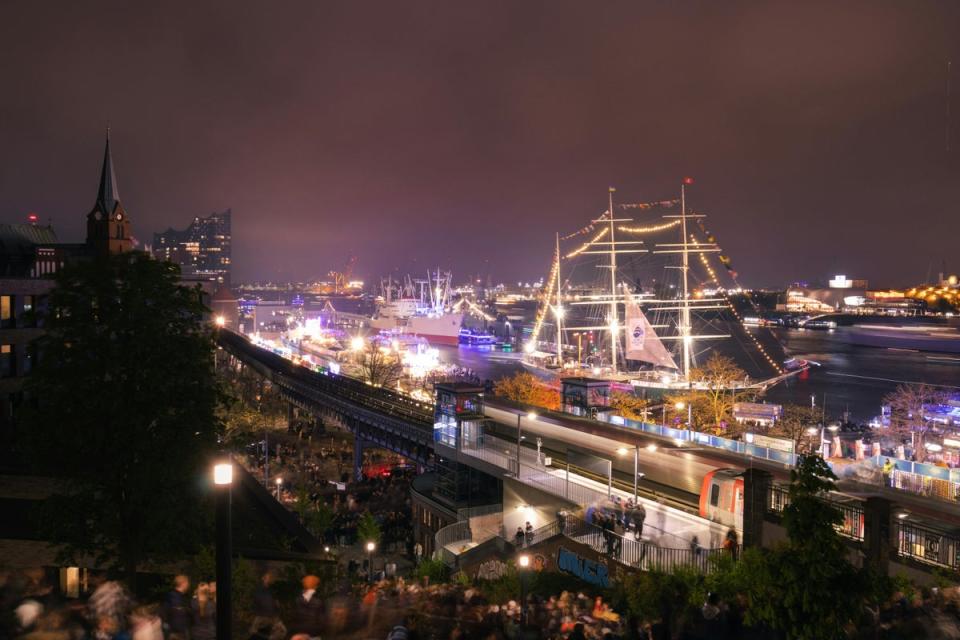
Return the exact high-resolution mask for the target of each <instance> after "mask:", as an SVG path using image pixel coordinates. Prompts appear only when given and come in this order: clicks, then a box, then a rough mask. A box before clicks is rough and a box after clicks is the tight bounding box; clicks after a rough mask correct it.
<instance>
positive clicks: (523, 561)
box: [517, 553, 530, 627]
mask: <svg viewBox="0 0 960 640" xmlns="http://www.w3.org/2000/svg"><path fill="white" fill-rule="evenodd" d="M517 565H518V566H519V567H520V626H521V627H525V626H527V569H528V568H529V567H530V556H528V555H527V554H525V553H524V554H521V555H520V557H519V558H517Z"/></svg>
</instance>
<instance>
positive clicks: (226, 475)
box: [213, 462, 233, 485]
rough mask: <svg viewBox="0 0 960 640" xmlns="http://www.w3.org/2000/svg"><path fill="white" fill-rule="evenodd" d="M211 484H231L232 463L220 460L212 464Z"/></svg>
mask: <svg viewBox="0 0 960 640" xmlns="http://www.w3.org/2000/svg"><path fill="white" fill-rule="evenodd" d="M213 484H217V485H228V484H233V465H232V464H230V463H229V462H222V463H220V464H216V465H214V466H213Z"/></svg>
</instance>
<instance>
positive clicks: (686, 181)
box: [683, 176, 693, 184]
mask: <svg viewBox="0 0 960 640" xmlns="http://www.w3.org/2000/svg"><path fill="white" fill-rule="evenodd" d="M683 184H693V178H691V177H690V176H687V177H686V178H684V179H683Z"/></svg>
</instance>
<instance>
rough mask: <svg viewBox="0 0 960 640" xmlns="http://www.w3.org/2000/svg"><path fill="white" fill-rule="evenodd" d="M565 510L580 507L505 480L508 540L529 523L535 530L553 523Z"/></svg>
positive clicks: (505, 511) (505, 526)
mask: <svg viewBox="0 0 960 640" xmlns="http://www.w3.org/2000/svg"><path fill="white" fill-rule="evenodd" d="M531 505H538V506H535V507H534V506H531ZM563 509H566V510H567V511H577V510H578V507H576V506H575V505H573V504H572V503H570V502H567V501H566V500H564V499H562V498H558V497H556V496H554V495H551V494H549V493H545V492H543V491H540V490H539V489H534V488H533V487H531V486H529V485H526V484H523V483H520V482H517V481H516V480H513V479H510V478H504V480H503V526H504V529H505V530H506V536H507V539H511V538H512V535H513V532H515V531H516V530H517V527H525V526H526V523H527V522H528V521H529V522H530V524H532V525H533V528H534V529H536V528H538V527H542V526H543V525H545V524H549V523H550V522H553V521H554V520H556V519H557V512H558V511H561V510H563Z"/></svg>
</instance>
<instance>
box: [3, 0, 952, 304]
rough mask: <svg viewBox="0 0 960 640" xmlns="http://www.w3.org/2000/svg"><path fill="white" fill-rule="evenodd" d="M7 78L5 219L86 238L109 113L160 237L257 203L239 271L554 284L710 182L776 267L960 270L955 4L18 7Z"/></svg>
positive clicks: (873, 275)
mask: <svg viewBox="0 0 960 640" xmlns="http://www.w3.org/2000/svg"><path fill="white" fill-rule="evenodd" d="M951 59H952V60H953V73H952V76H953V92H952V93H953V99H952V111H953V125H952V128H953V133H952V141H951V142H952V145H951V146H952V147H953V149H952V151H949V152H948V150H947V112H948V98H947V77H948V76H947V61H948V60H951ZM0 87H2V91H0V154H2V162H0V221H3V222H15V221H23V220H24V219H25V217H26V215H27V214H28V213H29V212H36V213H37V214H38V215H39V216H40V217H41V219H42V220H44V221H46V220H47V219H51V220H52V221H53V223H54V225H55V227H56V229H57V231H58V234H59V236H60V237H61V239H63V240H67V241H72V240H80V239H82V229H83V226H82V225H83V220H84V216H85V215H86V213H87V212H88V211H89V210H90V208H91V207H92V205H93V202H94V198H95V195H96V186H97V179H98V177H99V171H100V161H101V154H102V149H103V135H104V129H105V127H106V125H107V123H109V124H110V126H111V131H112V133H111V138H112V146H113V149H114V158H115V161H116V163H117V172H118V179H119V184H120V195H121V198H122V199H123V201H124V205H125V207H126V209H127V211H128V213H129V214H130V215H131V219H132V221H133V224H134V230H135V233H136V235H137V237H138V238H139V239H141V240H145V241H148V242H149V241H150V239H151V238H152V234H153V232H155V231H161V230H164V229H166V228H167V227H169V226H175V227H182V226H185V225H186V224H187V223H188V222H189V221H190V219H192V217H193V216H194V215H198V214H200V215H204V214H207V213H209V212H211V211H214V210H222V209H225V208H227V207H230V208H232V209H233V212H234V264H235V274H234V276H235V279H290V278H310V277H318V276H322V275H324V274H325V273H326V272H327V271H328V270H330V269H331V268H336V267H339V266H340V265H341V264H342V263H343V262H344V260H345V259H346V258H347V256H348V255H349V254H350V253H351V252H355V253H356V254H357V255H358V257H359V262H358V265H357V273H358V275H360V276H363V277H366V278H367V279H368V280H375V279H376V278H377V277H379V276H380V275H383V274H385V273H386V272H388V271H390V270H393V269H394V268H398V269H399V270H400V271H401V272H407V271H410V270H417V271H418V272H419V271H420V270H422V269H424V268H426V267H427V266H430V265H433V266H436V265H439V266H442V267H448V268H451V269H453V270H454V271H455V274H456V275H459V276H466V275H468V274H471V273H478V272H480V273H484V274H485V273H487V272H489V273H491V275H492V277H493V278H494V280H501V279H503V280H517V279H520V278H523V279H533V278H536V277H537V276H539V275H543V274H544V273H545V272H546V270H547V268H548V267H549V260H550V254H551V251H552V243H553V234H554V232H555V231H561V232H568V231H572V230H574V229H576V228H579V227H580V226H582V225H583V224H584V223H585V222H586V221H587V220H589V218H590V217H592V216H596V215H597V214H599V213H600V212H601V211H602V210H603V209H604V206H605V198H606V188H607V186H608V185H610V184H612V185H615V186H617V187H618V189H619V192H618V193H619V195H620V197H621V198H622V199H623V200H624V201H646V200H654V199H662V198H668V197H673V196H674V194H675V193H676V191H677V189H678V185H679V182H680V179H681V177H682V176H684V175H691V176H694V177H695V178H696V185H695V186H694V188H693V190H692V191H691V193H690V199H691V202H692V204H693V206H694V207H695V208H696V209H698V210H702V211H704V212H706V213H708V214H709V215H710V218H709V225H708V226H709V227H710V228H711V230H713V231H714V232H715V234H716V236H717V239H718V240H719V242H720V244H721V245H722V246H723V247H724V248H725V250H726V251H727V252H728V253H729V254H730V256H731V257H732V259H733V263H734V267H735V268H736V269H737V271H739V272H740V274H741V280H742V281H743V282H745V283H746V284H748V285H783V284H785V283H787V282H789V281H792V280H795V279H801V278H809V279H815V278H821V277H825V276H828V275H830V274H832V273H846V274H847V275H848V276H851V277H864V278H869V279H870V281H871V283H872V284H875V285H904V284H911V283H917V282H920V281H923V280H924V279H925V278H927V276H928V274H929V275H930V276H932V277H935V276H936V273H937V272H938V271H939V270H940V269H941V264H942V261H943V260H946V262H947V268H948V270H952V271H960V254H958V250H957V246H958V243H957V240H958V238H960V179H958V178H960V175H958V174H960V98H958V95H960V3H957V2H955V1H953V0H948V1H945V2H921V1H909V2H907V1H899V2H882V1H880V0H868V1H864V2H835V1H830V2H822V3H818V2H782V3H781V2H754V3H741V2H732V1H729V0H724V1H722V2H717V1H715V0H711V1H706V2H679V1H674V2H663V1H657V2H640V1H638V0H633V1H630V2H613V1H606V0H605V1H603V2H588V1H583V2H559V1H551V2H528V1H522V0H521V1H517V0H514V1H510V2H494V1H489V0H485V1H483V2H477V1H474V2H460V1H441V0H438V1H436V2H411V1H406V0H384V1H380V2H373V1H363V0H343V1H341V2H321V1H319V0H309V1H303V2H296V1H282V2H268V1H263V2H246V1H237V0H234V1H231V2H224V3H213V2H185V3H177V2H166V1H164V2H152V3H146V2H129V1H125V2H116V3H110V4H108V3H102V2H92V1H86V0H84V1H82V2H5V3H3V4H2V7H0ZM645 219H649V214H647V217H644V216H642V215H641V216H640V217H639V218H638V220H645Z"/></svg>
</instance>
